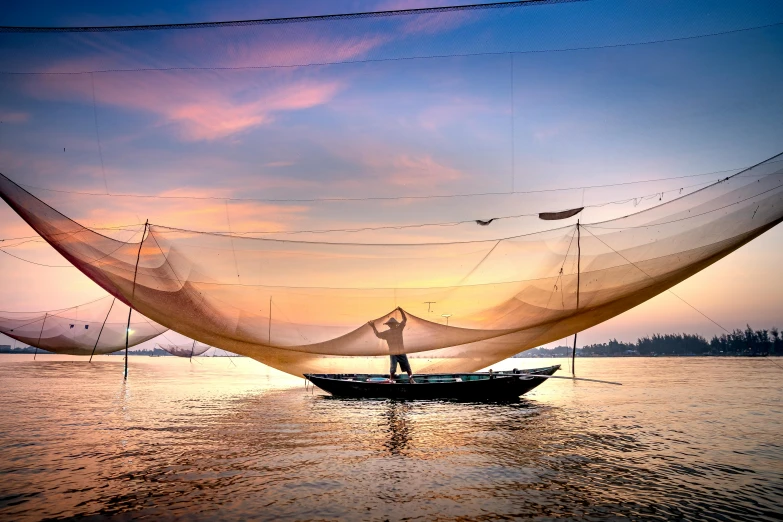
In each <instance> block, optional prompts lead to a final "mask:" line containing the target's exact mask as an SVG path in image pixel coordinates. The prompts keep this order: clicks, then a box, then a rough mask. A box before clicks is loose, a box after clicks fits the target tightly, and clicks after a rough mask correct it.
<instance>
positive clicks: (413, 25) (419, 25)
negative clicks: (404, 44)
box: [377, 0, 471, 34]
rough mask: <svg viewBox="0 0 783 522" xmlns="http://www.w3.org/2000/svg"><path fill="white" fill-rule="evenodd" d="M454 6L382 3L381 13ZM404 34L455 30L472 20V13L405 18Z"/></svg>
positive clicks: (423, 0)
mask: <svg viewBox="0 0 783 522" xmlns="http://www.w3.org/2000/svg"><path fill="white" fill-rule="evenodd" d="M452 5H454V4H453V3H452V2H448V1H446V0H439V1H435V2H433V1H432V0H391V1H389V2H384V3H381V4H380V5H379V6H378V8H377V10H379V11H400V10H405V9H423V8H427V7H447V6H452ZM400 19H401V21H402V32H403V33H405V34H417V33H424V34H435V33H440V32H445V31H450V30H452V29H455V28H457V27H459V26H461V25H463V24H465V23H467V22H469V21H470V19H471V11H447V12H442V13H425V14H415V15H410V16H404V17H401V18H400Z"/></svg>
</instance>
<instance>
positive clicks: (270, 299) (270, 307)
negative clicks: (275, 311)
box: [267, 295, 272, 346]
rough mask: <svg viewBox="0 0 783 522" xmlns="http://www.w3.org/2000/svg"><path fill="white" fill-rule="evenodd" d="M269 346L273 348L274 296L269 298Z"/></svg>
mask: <svg viewBox="0 0 783 522" xmlns="http://www.w3.org/2000/svg"><path fill="white" fill-rule="evenodd" d="M267 344H269V346H272V296H271V295H270V296H269V331H268V332H267Z"/></svg>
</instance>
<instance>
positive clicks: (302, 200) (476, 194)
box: [17, 156, 783, 203]
mask: <svg viewBox="0 0 783 522" xmlns="http://www.w3.org/2000/svg"><path fill="white" fill-rule="evenodd" d="M774 157H777V156H774ZM779 162H783V159H781V160H774V161H769V162H767V163H779ZM753 166H756V165H753ZM748 168H751V167H736V168H732V169H726V170H717V171H713V172H702V173H699V174H687V175H684V176H671V177H666V178H653V179H644V180H638V181H623V182H619V183H605V184H601V185H583V186H577V187H564V188H550V189H538V190H515V191H513V192H508V191H505V192H469V193H463V194H428V195H424V196H367V197H354V198H352V197H328V198H233V197H221V196H174V195H169V196H159V195H154V194H130V193H124V194H118V193H112V194H100V193H97V192H85V191H78V190H63V189H51V188H46V187H39V186H36V185H27V184H25V183H17V185H19V186H20V187H26V188H28V189H34V190H44V191H46V192H57V193H63V194H79V195H83V196H102V197H113V198H114V197H121V198H147V199H192V200H219V201H226V200H228V201H261V202H264V203H315V202H320V201H324V202H330V201H333V202H344V201H398V200H407V199H449V198H468V197H480V196H508V195H509V194H542V193H546V192H568V191H572V190H584V189H598V188H610V187H621V186H626V185H638V184H642V183H655V182H658V181H670V180H675V179H687V178H696V177H701V176H710V175H713V174H725V173H727V172H732V171H735V170H747V169H748Z"/></svg>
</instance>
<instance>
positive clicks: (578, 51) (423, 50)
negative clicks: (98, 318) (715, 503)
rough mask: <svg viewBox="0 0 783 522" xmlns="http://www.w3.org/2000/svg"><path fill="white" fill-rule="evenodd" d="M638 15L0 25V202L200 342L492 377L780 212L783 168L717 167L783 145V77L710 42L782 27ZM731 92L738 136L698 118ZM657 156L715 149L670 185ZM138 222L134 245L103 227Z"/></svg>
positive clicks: (738, 18)
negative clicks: (748, 66)
mask: <svg viewBox="0 0 783 522" xmlns="http://www.w3.org/2000/svg"><path fill="white" fill-rule="evenodd" d="M759 5H760V4H759ZM764 5H765V6H767V10H768V11H769V12H772V11H775V9H778V8H776V7H774V5H773V4H764ZM602 6H603V7H602ZM702 7H703V6H702ZM669 8H670V9H674V10H677V9H685V10H687V9H688V8H686V7H683V6H682V5H679V4H678V5H674V4H673V5H671V6H669ZM625 9H627V10H631V11H633V10H634V9H641V10H642V11H646V8H641V7H639V6H636V5H634V4H629V5H628V6H627V7H625ZM591 10H592V11H591ZM729 11H730V13H729ZM727 13H728V14H727ZM647 14H649V13H647ZM647 14H645V13H644V12H639V13H638V16H628V17H627V19H630V20H635V21H636V22H634V23H631V24H630V25H628V24H626V25H623V26H622V27H619V26H618V27H613V26H611V25H612V23H613V22H612V23H609V25H608V26H607V27H605V28H604V29H605V30H594V29H595V27H594V24H592V23H589V24H588V23H584V21H585V20H592V21H593V22H595V21H596V20H601V21H604V22H605V21H607V20H609V21H611V20H614V19H613V18H612V16H613V11H612V8H611V6H609V7H606V6H605V5H604V4H599V3H592V2H584V3H582V2H574V3H571V2H512V3H506V4H504V5H502V6H495V7H492V8H481V7H471V8H469V9H435V10H428V11H427V10H425V11H416V12H406V13H403V14H384V15H371V16H364V15H362V16H344V17H334V18H322V19H317V20H315V19H312V20H307V21H292V20H276V21H266V22H259V23H235V24H222V25H221V24H211V25H207V26H203V25H202V26H197V27H193V28H187V27H168V28H154V29H149V28H148V29H141V30H133V31H124V30H119V31H114V30H101V31H92V30H88V31H71V32H52V31H43V30H41V31H27V32H16V33H14V32H2V31H0V61H1V62H2V64H3V70H2V71H0V73H2V80H3V81H2V84H0V89H2V90H1V91H0V94H2V96H3V99H4V100H5V101H6V102H7V103H8V104H9V105H11V106H12V107H18V108H19V111H18V113H13V114H12V115H11V116H10V118H11V119H13V118H16V120H18V122H20V123H19V124H18V125H17V127H15V132H14V133H5V134H3V142H2V147H0V154H2V156H0V158H1V159H2V165H0V171H2V173H3V174H5V176H0V195H1V196H2V198H3V199H4V200H5V201H6V202H7V203H8V204H9V205H10V207H11V208H12V209H13V210H14V211H15V212H16V213H17V214H18V215H19V216H21V218H22V219H23V220H24V221H25V222H26V223H28V224H29V225H30V226H31V227H32V228H33V229H34V230H35V231H36V232H37V233H38V234H40V236H41V237H43V238H44V239H45V240H46V241H47V242H48V243H49V244H50V245H51V246H52V247H54V249H55V250H56V251H57V252H59V253H60V254H62V256H64V257H65V258H66V259H67V260H68V261H69V262H70V263H72V264H73V265H74V266H75V267H77V268H78V269H79V270H80V271H81V272H82V273H83V274H85V275H86V276H87V277H89V278H90V279H91V280H92V281H94V282H95V283H97V284H98V285H100V286H101V287H102V288H103V289H104V290H106V291H107V292H109V293H110V294H111V295H112V296H115V297H116V299H117V300H118V302H121V303H123V304H124V305H129V306H131V307H132V308H133V309H134V310H136V311H138V312H139V313H140V314H142V315H144V316H145V317H148V318H149V319H150V320H151V321H154V322H156V323H159V324H160V325H163V327H165V328H170V329H172V330H174V331H176V332H178V333H180V334H182V335H185V336H188V337H189V338H191V339H194V340H196V341H198V342H199V343H202V344H203V345H204V346H206V345H209V346H214V347H218V348H221V349H224V350H227V351H230V352H234V353H237V354H241V355H246V356H249V357H252V358H254V359H257V360H259V361H261V362H264V363H266V364H269V365H271V366H274V367H276V368H279V369H282V370H284V371H287V372H290V373H294V374H301V373H304V372H319V371H330V372H336V371H347V370H349V369H356V370H359V369H360V370H362V371H383V369H384V368H385V367H387V366H386V365H387V363H388V359H387V356H388V355H389V354H390V353H394V352H404V353H408V354H413V356H415V357H418V359H417V360H416V361H415V362H414V370H415V371H417V372H426V371H473V370H477V369H480V368H483V367H486V366H488V365H490V364H492V363H494V362H495V361H498V360H501V359H504V358H506V357H509V356H511V355H513V354H516V353H518V352H521V351H523V350H525V349H528V348H531V347H534V346H539V345H541V344H544V343H547V342H550V341H554V340H558V339H561V338H563V337H565V336H567V335H570V334H573V333H575V332H578V331H581V330H583V329H585V328H588V327H590V326H593V325H595V324H598V323H600V322H602V321H605V320H607V319H609V318H611V317H614V316H616V315H618V314H620V313H622V312H624V311H626V310H628V309H630V308H632V307H634V306H636V305H638V304H640V303H642V302H644V301H646V300H648V299H650V298H651V297H653V296H655V295H657V294H659V293H661V292H663V291H665V290H666V289H668V288H670V287H672V286H673V285H676V284H677V283H678V282H680V281H682V280H684V279H686V278H687V277H689V276H691V275H693V274H694V273H696V272H698V271H699V270H702V269H703V268H705V267H707V266H709V265H710V264H712V263H714V262H716V261H717V260H719V259H721V258H722V257H724V256H726V255H727V254H729V253H730V252H732V251H734V250H736V249H737V248H739V247H741V246H742V245H744V244H745V243H747V242H748V241H750V240H752V239H753V238H755V237H757V236H758V235H760V234H762V233H763V232H765V231H766V230H769V229H770V228H771V227H773V226H774V225H776V224H777V223H779V222H780V221H781V219H783V194H782V192H783V158H781V157H780V156H776V157H773V158H771V159H769V160H767V161H765V162H763V163H760V164H758V165H756V166H754V167H752V168H748V169H744V170H741V169H738V168H732V169H731V171H729V172H721V171H722V170H723V169H725V167H727V162H732V164H731V165H730V166H731V167H736V166H738V165H742V164H745V165H748V164H750V163H751V162H749V161H748V162H745V160H746V159H748V156H747V155H746V156H743V160H742V162H740V161H732V160H731V159H730V158H734V157H735V156H734V155H732V154H734V153H735V152H736V154H737V155H739V152H737V150H743V149H742V148H743V147H746V148H751V147H759V148H758V149H756V148H753V151H756V152H758V151H759V150H761V145H760V144H762V143H763V144H765V145H764V146H766V147H767V148H766V149H764V150H765V151H766V152H764V154H761V153H759V154H758V155H756V156H753V158H755V160H754V161H753V163H755V162H756V161H759V160H760V159H762V158H764V157H767V156H769V155H771V154H772V153H774V152H779V150H780V149H779V145H780V144H779V143H777V142H776V140H775V139H774V132H769V129H773V130H774V129H777V127H775V125H778V123H777V120H778V119H779V118H777V116H776V114H777V113H776V112H775V110H777V111H778V112H779V110H780V107H783V103H777V102H779V101H781V91H780V90H779V89H776V88H774V87H773V86H774V85H775V81H774V79H769V80H768V81H766V82H758V85H756V84H735V83H731V82H737V81H739V79H743V78H744V79H747V78H749V74H745V73H743V72H742V71H745V69H743V67H744V66H745V61H744V60H742V59H740V58H736V57H735V58H736V59H735V60H734V61H732V62H731V64H733V65H732V66H731V67H733V69H732V68H731V67H729V66H727V65H725V64H724V63H723V62H722V63H721V64H720V65H719V66H713V65H710V62H709V61H705V60H704V59H702V57H703V56H711V55H710V50H711V49H713V48H712V47H709V46H715V47H714V48H715V49H720V50H721V51H720V53H718V54H719V55H720V56H723V57H724V58H725V59H726V60H729V59H730V58H731V56H733V55H732V54H731V53H730V52H728V51H726V49H731V50H732V51H733V50H735V49H738V48H739V47H742V46H743V45H744V46H747V47H748V48H752V49H757V48H759V46H760V45H762V44H759V43H758V41H757V40H753V39H754V38H755V39H763V38H764V37H765V35H768V34H772V33H773V32H774V31H779V29H780V28H779V27H777V25H779V24H772V25H769V19H770V16H769V13H767V14H765V13H764V12H763V9H762V8H760V7H759V8H758V9H754V10H751V9H745V8H742V6H741V5H739V4H737V5H736V6H735V7H734V8H729V7H727V8H726V12H725V13H723V15H725V16H721V17H693V16H692V13H691V14H690V15H689V14H688V13H682V15H683V16H682V17H678V16H675V15H674V14H672V15H671V16H669V18H667V19H678V20H682V23H678V24H668V23H666V24H652V23H649V22H647V21H645V20H647ZM564 20H565V22H564ZM729 22H730V23H729ZM618 24H619V22H618ZM553 27H554V28H559V29H558V30H553V29H552V28H553ZM566 29H567V30H566ZM739 29H741V30H739ZM746 29H747V31H746ZM751 29H752V30H751ZM775 34H777V33H775ZM709 35H712V36H710V38H713V39H712V40H710V41H709V42H707V43H705V41H704V40H699V39H692V37H694V36H695V37H701V36H705V37H706V36H709ZM727 38H734V39H735V40H727ZM652 42H661V45H646V44H650V43H652ZM737 42H739V43H737ZM637 44H644V45H639V46H638V47H634V46H635V45H637ZM704 46H707V47H706V49H707V50H706V51H705V50H704V49H702V47H704ZM754 46H755V47H754ZM773 47H774V46H770V47H769V49H768V50H769V51H770V52H769V55H770V56H776V55H775V53H774V51H775V50H774V48H773ZM764 48H765V49H767V47H764ZM41 49H46V52H41ZM724 51H726V52H724ZM762 54H763V53H762ZM753 55H754V56H756V57H757V56H760V54H759V53H756V52H755V51H754V52H753ZM672 56H678V57H679V59H680V60H681V61H682V62H683V63H684V64H685V65H683V66H682V69H675V68H673V67H670V64H671V62H672V60H671V57H672ZM737 56H740V55H737ZM764 56H766V55H764ZM688 60H691V61H688ZM770 60H771V61H770ZM764 63H774V58H772V59H769V60H768V61H767V62H764ZM778 65H779V64H778ZM684 68H690V70H692V71H693V72H692V74H691V75H687V77H686V78H685V79H683V78H682V70H683V69H684ZM618 71H619V72H618ZM627 71H633V74H631V73H628V72H627ZM746 72H747V71H746ZM751 72H752V73H754V74H755V73H757V72H758V67H755V68H753V70H752V71H751ZM604 73H605V74H604ZM770 74H771V76H770V78H774V77H776V76H775V75H774V74H773V73H770ZM648 76H649V77H654V78H655V81H653V80H649V81H647V80H645V82H639V84H635V85H631V86H628V85H625V84H623V81H630V80H629V78H648ZM656 82H657V83H656ZM762 84H763V85H762ZM649 85H653V86H655V89H651V90H650V89H648V86H649ZM718 85H720V86H722V87H724V88H722V89H718V87H716V86H718ZM713 87H714V89H713ZM628 91H630V92H633V93H634V96H632V97H629V96H628V95H627V92H628ZM694 92H695V93H696V94H694ZM705 92H709V93H710V96H706V95H704V93H705ZM737 93H742V94H737ZM737 96H741V97H742V99H743V103H747V104H749V105H750V106H751V108H750V109H748V110H747V112H748V114H750V115H751V116H748V117H747V118H746V119H745V120H742V121H743V122H744V123H745V127H742V128H741V129H734V128H732V127H731V125H725V126H722V127H720V128H719V129H718V128H715V126H714V125H712V124H711V123H710V124H707V123H703V122H702V123H699V122H701V120H699V117H700V114H704V113H706V114H709V113H710V111H714V110H715V109H716V108H720V109H721V110H728V109H726V108H727V107H731V106H732V103H733V102H736V97H737ZM754 104H758V105H759V106H761V107H762V109H763V110H762V111H759V112H761V114H757V113H756V112H753V110H755V109H754V108H753V106H754ZM596 107H597V109H596ZM651 107H652V108H651ZM670 107H675V109H671V108H670ZM683 107H685V108H686V109H688V110H691V109H692V112H693V113H694V114H695V116H694V115H693V114H690V113H689V114H690V116H689V118H686V117H685V116H683V114H682V113H681V111H680V108H683ZM775 107H777V108H778V109H774V108H775ZM591 111H595V112H591ZM637 111H638V112H637ZM14 114H16V116H14ZM23 114H24V115H23ZM642 114H643V115H645V117H647V120H643V121H640V115H642ZM25 115H28V116H25ZM655 118H658V119H655ZM765 118H766V119H765ZM22 120H23V121H22ZM710 121H711V120H710ZM732 121H734V120H732ZM596 122H603V123H604V124H603V126H597V125H596ZM22 123H23V124H22ZM756 124H757V125H758V126H757V127H754V126H753V125H756ZM580 125H585V127H584V128H583V129H581V130H579V131H578V132H574V131H573V128H574V127H577V128H578V127H579V126H580ZM650 129H652V130H650ZM744 129H756V134H758V135H761V134H762V131H763V132H764V136H765V137H766V138H768V137H769V136H772V138H770V139H767V140H766V141H764V140H760V139H756V138H755V137H754V135H753V133H746V132H745V130H744ZM758 129H761V130H758ZM718 130H720V131H723V132H724V133H725V134H726V136H723V135H722V134H721V135H718ZM731 131H733V133H732V132H731ZM746 134H747V135H746ZM561 135H562V136H565V137H564V138H562V140H559V138H558V136H561ZM697 135H698V136H701V135H709V138H704V140H697V139H695V138H693V136H697ZM692 138H693V139H692ZM591 140H592V141H591ZM705 140H706V142H708V145H705ZM710 140H711V141H710ZM773 142H774V143H773ZM717 143H721V144H725V146H726V147H729V146H734V147H737V149H732V153H731V154H730V153H728V152H726V153H725V154H723V155H721V152H716V149H718V148H720V145H718V144H717ZM86 144H89V146H87V145H86ZM554 144H557V146H555V145H554ZM773 145H774V147H773ZM645 147H646V148H645ZM392 149H393V150H392ZM620 149H623V152H624V153H625V154H626V155H625V156H623V159H622V160H617V161H615V162H612V159H613V158H615V157H619V156H620ZM773 150H774V152H773ZM660 158H666V159H667V160H670V161H671V162H672V163H675V162H677V165H678V169H685V168H686V167H687V168H690V166H691V165H693V164H695V163H696V162H697V160H698V161H703V163H699V165H702V167H701V170H697V171H696V172H697V173H698V174H694V173H693V171H688V172H691V174H684V175H679V176H666V175H664V174H663V173H660V172H659V171H660V170H663V167H661V165H662V164H664V163H665V162H664V161H660V163H654V161H653V160H656V161H657V160H659V159H660ZM705 158H707V159H709V160H710V161H707V160H705ZM717 158H719V159H717ZM673 170H674V171H676V173H682V172H683V170H677V169H673ZM649 171H654V172H652V173H650V172H649ZM738 171H739V172H738ZM60 173H65V174H67V175H68V178H67V179H68V180H69V181H68V182H67V183H66V182H59V183H56V182H55V180H56V179H57V176H58V175H59V174H60ZM607 177H608V178H610V179H609V181H606V182H604V181H603V180H605V179H607ZM665 177H667V178H668V181H667V180H666V179H658V178H665ZM574 178H577V179H579V180H580V181H579V182H578V183H576V184H573V183H571V184H572V186H571V188H570V189H569V188H567V187H560V188H558V187H559V186H560V185H561V184H562V183H563V180H573V179H574ZM593 178H596V179H598V180H599V181H594V180H593ZM644 178H649V179H648V181H647V182H645V184H643V185H634V183H637V182H639V181H638V180H639V179H644ZM686 178H689V179H686ZM323 180H328V182H325V181H323ZM651 182H655V183H651ZM653 185H654V186H653ZM188 187H194V188H188ZM141 192H143V193H145V194H148V195H150V196H152V197H153V198H157V199H145V198H146V196H145V195H144V194H140V193H141ZM579 208H584V209H585V210H584V211H583V212H578V210H574V209H579ZM571 210H573V211H571ZM540 213H543V214H542V215H540V219H539V214H540ZM68 216H70V217H71V218H73V219H70V218H69V217H68ZM99 218H100V219H99ZM146 218H149V224H148V225H144V224H143V222H144V220H145V219H146ZM577 220H579V224H578V226H577ZM131 222H134V223H135V227H136V229H135V230H136V232H135V233H136V236H135V237H134V238H133V239H127V238H126V239H125V240H119V239H117V238H116V237H114V236H113V235H112V233H111V232H110V231H109V230H108V229H109V228H110V227H111V226H112V225H117V223H131ZM81 223H83V224H84V225H89V224H90V223H102V224H104V225H106V227H105V228H101V229H100V230H99V229H98V227H96V226H83V225H82V224H81ZM126 230H128V229H127V228H126ZM391 319H394V321H391ZM395 323H396V325H395ZM400 325H401V326H400ZM39 326H40V325H39ZM399 328H401V330H400V332H401V334H399V336H400V337H401V342H396V341H395V342H388V341H387V339H384V338H383V337H384V336H385V337H387V338H388V337H389V334H385V332H386V330H387V329H399ZM92 330H93V326H90V331H92ZM395 335H397V334H395ZM186 349H187V347H184V348H183V350H179V348H177V350H176V351H178V352H179V351H182V353H184V354H186ZM364 357H372V358H374V359H372V360H371V361H370V362H368V361H367V360H366V359H364Z"/></svg>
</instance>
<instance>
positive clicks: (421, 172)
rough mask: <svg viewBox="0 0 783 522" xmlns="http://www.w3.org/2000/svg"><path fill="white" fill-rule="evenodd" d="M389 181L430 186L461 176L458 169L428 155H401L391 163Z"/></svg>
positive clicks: (395, 183) (398, 183) (399, 183)
mask: <svg viewBox="0 0 783 522" xmlns="http://www.w3.org/2000/svg"><path fill="white" fill-rule="evenodd" d="M391 166H392V172H391V175H390V176H389V182H390V183H391V184H393V185H404V186H409V185H413V186H419V187H423V186H426V187H431V186H435V185H442V184H444V183H448V182H450V181H456V180H458V179H460V178H461V177H463V174H462V172H460V171H459V170H457V169H455V168H453V167H449V166H448V165H444V164H442V163H439V162H437V161H435V160H434V159H432V157H431V156H429V155H424V156H408V155H405V154H404V155H401V156H397V157H396V158H394V160H393V161H392V163H391Z"/></svg>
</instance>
